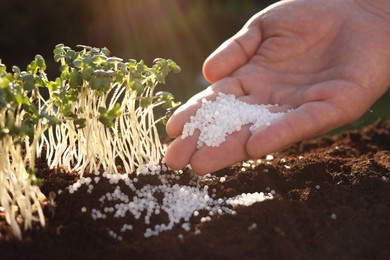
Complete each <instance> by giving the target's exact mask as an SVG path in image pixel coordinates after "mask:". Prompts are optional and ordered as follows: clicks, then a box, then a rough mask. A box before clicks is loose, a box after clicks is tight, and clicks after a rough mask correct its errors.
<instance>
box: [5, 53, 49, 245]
mask: <svg viewBox="0 0 390 260" xmlns="http://www.w3.org/2000/svg"><path fill="white" fill-rule="evenodd" d="M45 68H46V65H45V61H44V59H43V58H42V57H41V56H40V55H37V56H36V57H35V60H34V61H33V62H32V63H31V64H30V65H29V66H28V67H27V70H26V71H21V70H20V69H19V68H18V67H16V66H14V67H13V68H12V71H13V73H10V72H7V71H6V66H5V65H4V64H2V63H1V60H0V205H1V207H3V209H4V213H5V218H6V221H7V223H9V225H10V226H11V228H12V231H13V233H14V234H15V236H16V237H18V238H20V237H21V230H20V227H19V224H21V223H23V225H24V228H25V229H27V228H30V227H31V226H32V222H33V221H39V222H40V223H41V225H44V224H45V218H44V215H43V212H42V208H41V203H42V202H43V200H44V199H45V196H44V195H43V194H42V193H41V192H40V190H39V187H38V186H37V184H39V179H37V178H36V177H35V174H34V173H35V158H36V148H37V144H38V141H39V139H40V137H41V135H42V133H43V132H44V131H45V130H46V129H47V128H48V127H49V126H50V125H54V124H55V123H56V120H55V119H54V118H52V117H50V116H49V115H47V114H46V113H44V112H43V110H42V109H41V108H40V106H41V105H42V102H43V99H42V96H41V95H40V91H39V88H40V87H44V86H45V82H47V79H46V75H45V73H44V70H45Z"/></svg>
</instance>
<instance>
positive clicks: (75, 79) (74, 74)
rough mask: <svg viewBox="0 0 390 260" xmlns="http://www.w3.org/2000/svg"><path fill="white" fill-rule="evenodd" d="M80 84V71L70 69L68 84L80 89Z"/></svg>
mask: <svg viewBox="0 0 390 260" xmlns="http://www.w3.org/2000/svg"><path fill="white" fill-rule="evenodd" d="M82 85H83V78H82V76H81V73H80V72H78V71H77V70H75V69H72V71H71V72H70V74H69V86H70V87H71V88H74V89H80V88H81V86H82Z"/></svg>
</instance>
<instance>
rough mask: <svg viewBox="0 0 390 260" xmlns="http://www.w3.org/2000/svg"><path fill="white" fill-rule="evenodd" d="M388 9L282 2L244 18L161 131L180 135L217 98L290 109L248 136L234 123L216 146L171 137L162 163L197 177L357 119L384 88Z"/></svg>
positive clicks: (382, 4)
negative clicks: (201, 83) (200, 85)
mask: <svg viewBox="0 0 390 260" xmlns="http://www.w3.org/2000/svg"><path fill="white" fill-rule="evenodd" d="M389 3H390V2H389V1H386V0H376V1H368V0H362V1H358V0H355V1H354V0H344V1H339V0H328V1H322V0H292V1H282V2H279V3H277V4H274V5H272V6H271V7H269V8H267V9H265V10H263V11H262V12H260V13H258V14H257V15H255V16H254V17H252V18H251V19H250V20H249V21H248V23H247V24H246V25H245V26H244V28H243V29H242V30H241V31H240V32H238V33H237V34H236V35H235V36H233V37H232V38H231V39H229V40H227V41H226V42H225V43H224V44H222V45H221V46H220V47H219V48H218V49H217V50H216V51H215V52H214V53H213V54H212V55H211V56H210V57H209V58H208V59H207V60H206V61H205V63H204V67H203V72H204V75H205V77H206V79H207V80H209V81H210V82H211V83H212V85H211V86H210V87H209V88H207V89H206V90H204V91H202V92H200V93H198V94H197V95H195V96H194V97H193V98H191V99H190V100H189V101H188V102H187V103H186V104H185V105H183V106H182V107H181V108H179V109H178V110H177V111H176V113H175V114H174V115H173V116H172V117H171V118H170V120H169V122H168V125H167V133H168V134H169V135H170V136H171V137H174V138H176V137H179V136H180V134H181V132H182V129H183V125H184V124H185V123H186V122H188V121H189V117H190V116H191V115H194V114H195V113H196V110H197V109H198V108H199V107H200V106H201V100H202V98H206V99H211V100H212V99H214V98H215V97H216V95H217V93H218V92H223V93H228V94H234V95H235V96H236V97H237V98H238V99H240V100H243V101H246V102H249V103H258V104H279V105H281V109H287V108H294V110H293V112H290V113H288V114H286V115H285V116H284V117H282V118H281V119H280V120H278V121H274V122H272V123H271V125H270V126H268V127H265V128H263V129H259V130H258V131H256V132H255V133H254V134H252V135H251V134H250V132H249V130H248V129H249V126H246V127H243V129H242V130H241V131H239V132H235V133H233V134H232V135H230V136H228V138H227V140H226V142H224V143H223V144H221V145H220V146H219V147H216V148H212V147H206V146H204V147H202V148H201V149H199V150H197V149H196V140H197V136H198V135H196V134H195V135H194V136H192V137H187V138H186V139H184V140H182V139H181V138H180V137H179V138H176V139H175V140H174V141H173V142H172V143H171V144H170V146H169V147H168V150H167V152H166V156H165V162H166V164H167V165H168V166H169V167H170V168H173V169H180V168H183V167H185V166H186V165H188V164H191V166H192V169H193V170H194V171H195V172H197V173H198V174H206V173H210V172H213V171H216V170H219V169H222V168H224V167H227V166H229V165H231V164H234V163H236V162H239V161H242V160H246V159H249V158H259V157H261V156H264V155H266V154H268V153H271V152H273V151H275V150H277V149H280V148H282V147H284V146H286V145H289V144H292V143H295V142H298V141H301V140H304V139H306V138H309V137H312V136H315V135H318V134H321V133H324V132H327V131H329V130H331V129H334V128H337V127H339V126H341V125H344V124H346V123H349V122H351V121H353V120H356V119H357V118H359V117H360V116H361V115H362V114H363V113H364V112H366V111H367V110H368V109H369V107H370V106H371V105H372V104H373V103H374V102H375V101H376V100H377V99H378V98H379V97H380V96H381V95H383V93H384V92H385V91H386V90H387V88H388V86H389V85H390V73H389V69H390V4H389ZM376 4H378V5H376ZM386 5H387V6H386ZM386 10H387V11H388V12H386Z"/></svg>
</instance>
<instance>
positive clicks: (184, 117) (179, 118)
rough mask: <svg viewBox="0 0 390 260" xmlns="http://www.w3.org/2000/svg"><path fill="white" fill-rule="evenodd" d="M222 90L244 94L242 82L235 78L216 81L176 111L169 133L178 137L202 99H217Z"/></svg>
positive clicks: (170, 122) (237, 95) (171, 120)
mask: <svg viewBox="0 0 390 260" xmlns="http://www.w3.org/2000/svg"><path fill="white" fill-rule="evenodd" d="M220 92H222V93H225V94H232V95H234V96H236V97H240V96H243V95H244V92H243V91H242V88H241V85H240V83H239V82H238V80H237V79H235V78H225V79H223V80H220V81H218V82H216V83H214V84H213V85H211V86H210V87H208V88H207V89H205V90H204V91H202V92H200V93H198V94H197V95H195V96H194V97H192V98H191V99H190V100H188V101H187V102H186V103H185V104H184V105H182V106H181V107H179V108H178V109H177V110H176V111H175V113H174V114H173V115H172V116H171V117H170V118H169V120H168V123H167V126H166V132H167V134H168V135H169V136H170V137H172V138H176V137H178V136H179V135H180V134H181V133H182V131H183V126H184V124H185V123H186V122H188V121H190V117H191V116H193V115H195V114H196V111H197V110H198V109H199V108H200V107H201V106H202V100H203V99H206V100H215V98H216V97H217V95H218V93H220Z"/></svg>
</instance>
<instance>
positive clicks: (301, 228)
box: [0, 121, 390, 259]
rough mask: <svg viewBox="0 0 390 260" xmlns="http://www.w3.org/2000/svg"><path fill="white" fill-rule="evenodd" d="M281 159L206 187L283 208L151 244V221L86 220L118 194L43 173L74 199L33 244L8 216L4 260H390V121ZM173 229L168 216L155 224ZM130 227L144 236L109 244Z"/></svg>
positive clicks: (64, 199) (248, 210) (262, 208)
mask: <svg viewBox="0 0 390 260" xmlns="http://www.w3.org/2000/svg"><path fill="white" fill-rule="evenodd" d="M273 156H274V159H273V160H272V161H269V162H267V161H266V160H264V159H263V160H262V163H260V164H258V165H257V166H256V167H255V168H254V169H250V170H246V171H241V168H242V165H241V164H240V165H236V166H233V167H231V168H229V169H225V170H223V171H220V172H217V173H215V175H216V176H218V177H222V176H225V175H227V178H226V181H225V182H224V183H220V182H219V179H218V178H208V179H207V180H204V181H203V185H206V184H207V185H209V187H210V189H215V190H216V196H217V197H230V196H234V195H237V194H241V193H243V192H246V193H249V192H256V191H258V192H261V191H267V190H269V189H272V190H274V191H275V192H276V193H275V198H274V199H273V200H267V201H264V202H260V203H255V204H253V205H252V206H249V207H241V208H238V209H237V214H236V215H230V214H224V215H218V216H213V217H212V220H211V221H209V222H205V223H202V222H201V221H200V217H201V216H202V215H206V213H205V212H201V214H200V216H198V217H192V218H191V220H190V221H191V227H192V228H191V230H190V231H188V232H187V231H184V230H183V229H182V228H181V226H180V225H177V227H174V228H173V229H172V230H171V231H167V232H163V233H161V234H160V235H159V236H158V237H152V238H148V239H145V238H144V230H145V227H146V226H145V224H144V223H143V220H142V218H141V220H135V219H134V218H131V217H129V218H113V217H111V218H108V219H106V220H99V221H94V220H92V218H91V217H90V214H86V213H82V212H81V210H80V209H81V208H82V207H86V208H87V209H91V208H92V207H97V206H98V205H99V202H98V199H97V198H99V197H100V196H101V194H105V193H106V192H108V191H113V189H114V188H115V186H114V185H111V184H109V183H108V182H107V181H105V180H102V181H101V182H99V185H95V188H94V190H93V192H92V194H89V193H88V192H87V188H86V187H82V188H81V189H80V190H79V191H78V192H76V193H74V194H69V193H68V192H66V191H65V188H66V187H67V186H68V185H69V184H71V183H73V182H74V180H75V178H76V177H75V176H73V175H71V174H67V173H61V172H58V173H53V172H50V171H49V170H45V168H44V164H42V165H41V170H40V173H39V175H40V177H41V178H42V179H43V180H44V185H43V186H42V191H43V192H44V193H45V194H47V195H48V194H49V192H50V191H58V190H59V189H62V190H64V192H63V193H62V194H61V195H58V196H57V198H56V200H55V203H56V207H51V208H46V215H47V218H48V219H47V225H46V227H45V228H38V227H37V228H36V229H34V230H32V231H28V232H26V233H25V234H24V240H23V241H16V240H13V239H11V238H10V234H9V229H8V228H7V226H6V225H5V223H4V219H3V218H2V217H1V216H0V232H1V234H2V236H1V238H0V258H1V259H149V258H154V259H179V258H183V259H184V258H185V259H390V121H379V122H377V123H376V124H374V125H372V126H370V127H367V128H365V129H362V130H360V131H352V132H345V133H342V134H340V135H338V136H335V137H332V138H331V137H323V138H320V139H317V140H310V141H305V142H302V143H300V144H297V145H294V146H292V147H290V148H288V149H286V150H284V151H281V152H277V153H275V154H273ZM205 163H207V162H205ZM190 177H191V176H190V174H189V173H187V172H185V173H184V174H183V175H182V178H181V179H180V180H178V182H179V183H180V184H183V185H184V184H186V185H188V181H189V179H190ZM139 179H140V181H139V182H138V183H137V186H138V187H139V188H140V187H142V186H143V185H145V184H152V183H154V182H155V181H156V177H151V176H147V177H139ZM119 185H121V184H119ZM332 216H333V217H332ZM165 218H166V216H165ZM163 220H164V215H161V216H160V217H154V218H152V219H151V221H152V223H153V222H156V223H161V221H163ZM124 223H131V224H133V226H134V230H133V231H131V232H128V233H126V235H124V236H123V241H122V242H119V241H117V240H115V239H113V238H112V237H110V236H109V235H108V231H107V229H108V228H109V229H111V230H118V229H119V227H121V226H122V225H123V224H124ZM253 224H256V227H254V226H253ZM195 230H199V231H200V233H199V231H197V232H195ZM180 234H181V235H180ZM180 236H182V238H179V237H180Z"/></svg>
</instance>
